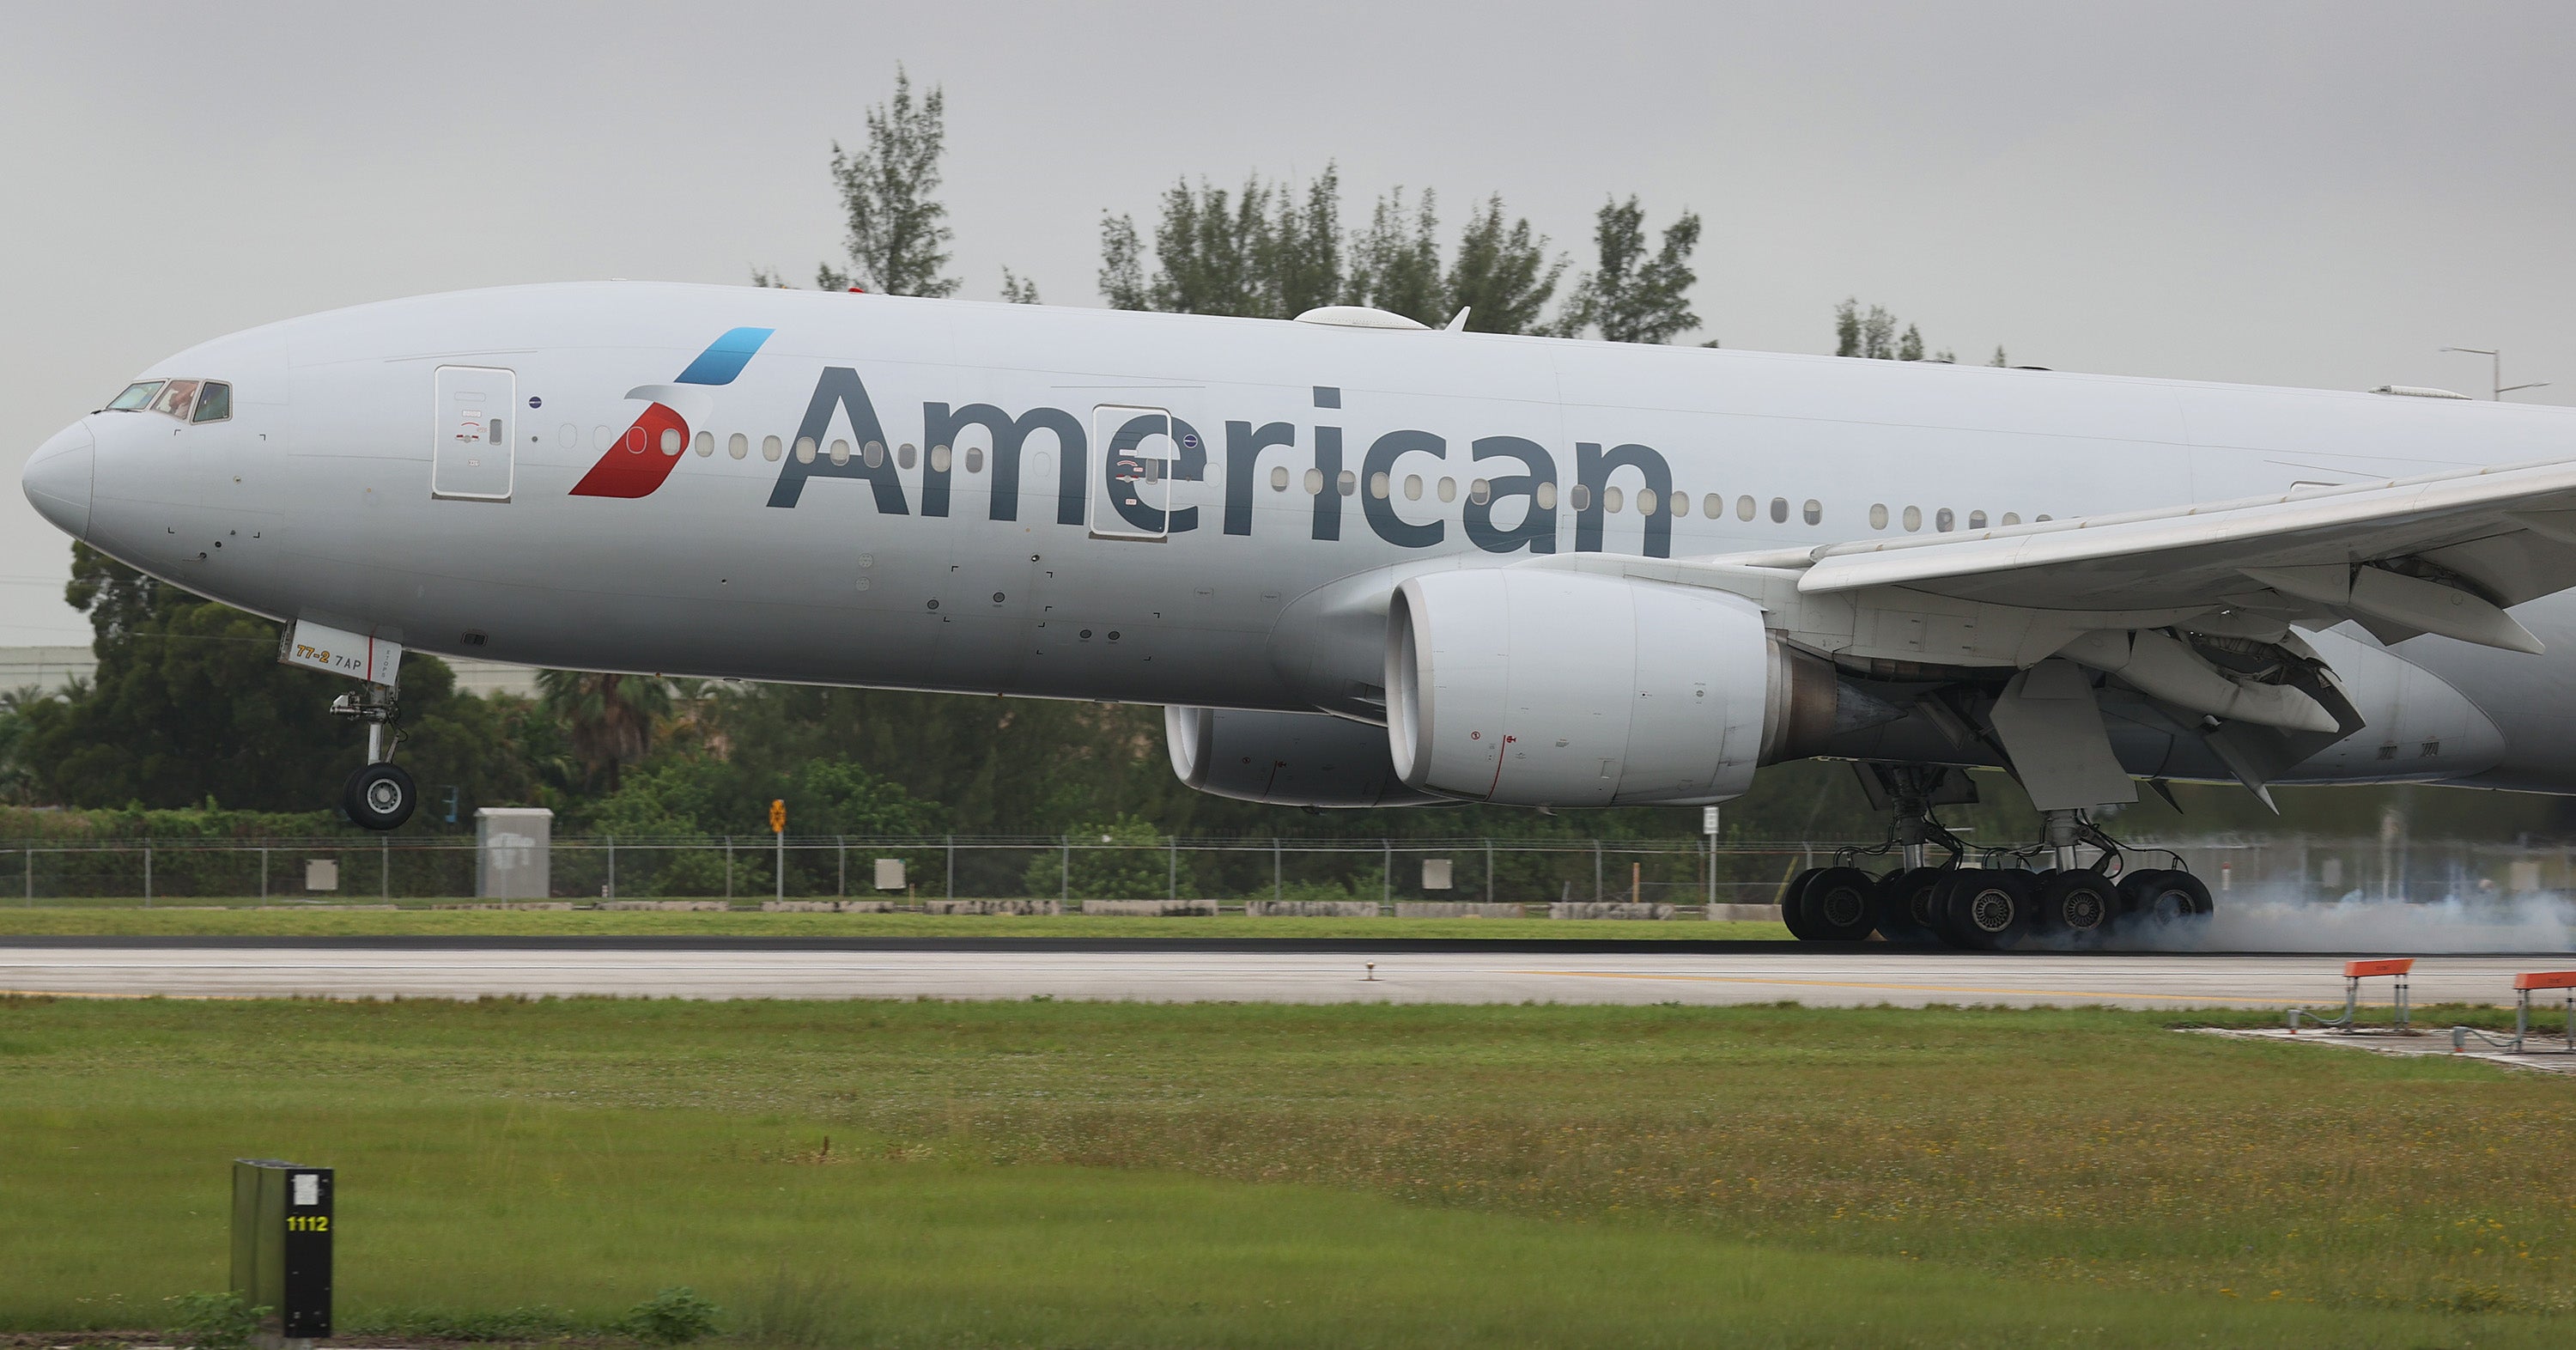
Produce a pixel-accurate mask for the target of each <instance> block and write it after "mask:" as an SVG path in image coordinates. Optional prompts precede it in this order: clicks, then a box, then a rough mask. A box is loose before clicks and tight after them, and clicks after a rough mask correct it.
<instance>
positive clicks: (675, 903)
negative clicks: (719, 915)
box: [599, 900, 733, 909]
mask: <svg viewBox="0 0 2576 1350" xmlns="http://www.w3.org/2000/svg"><path fill="white" fill-rule="evenodd" d="M599 907H600V908H601V909H731V908H733V906H731V905H728V904H726V903H725V902H724V901H722V900H602V901H600V902H599Z"/></svg>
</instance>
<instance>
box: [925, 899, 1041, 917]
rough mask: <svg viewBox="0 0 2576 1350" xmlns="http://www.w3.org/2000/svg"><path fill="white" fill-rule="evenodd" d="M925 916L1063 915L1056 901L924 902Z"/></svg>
mask: <svg viewBox="0 0 2576 1350" xmlns="http://www.w3.org/2000/svg"><path fill="white" fill-rule="evenodd" d="M921 912H922V913H924V914H1062V913H1063V912H1064V905H1063V903H1062V902H1061V901H1056V900H924V901H922V902H921Z"/></svg>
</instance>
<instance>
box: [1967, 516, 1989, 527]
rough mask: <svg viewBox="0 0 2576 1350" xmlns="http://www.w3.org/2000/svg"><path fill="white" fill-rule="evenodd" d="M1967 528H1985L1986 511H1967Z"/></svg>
mask: <svg viewBox="0 0 2576 1350" xmlns="http://www.w3.org/2000/svg"><path fill="white" fill-rule="evenodd" d="M1968 528H1969V529H1972V530H1982V529H1984V528H1986V513H1985V512H1983V511H1971V512H1969V513H1968Z"/></svg>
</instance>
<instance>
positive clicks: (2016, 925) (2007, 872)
mask: <svg viewBox="0 0 2576 1350" xmlns="http://www.w3.org/2000/svg"><path fill="white" fill-rule="evenodd" d="M1867 768H1868V771H1872V772H1875V773H1876V775H1877V777H1878V780H1879V781H1878V786H1879V787H1881V788H1882V789H1883V790H1884V795H1885V796H1886V797H1888V798H1890V799H1891V804H1892V806H1893V809H1894V827H1893V828H1892V829H1891V830H1890V831H1889V834H1888V839H1887V842H1886V843H1883V844H1880V845H1878V846H1877V847H1875V848H1867V849H1846V850H1844V851H1843V852H1842V854H1841V855H1839V856H1837V858H1836V859H1835V864H1834V865H1833V866H1831V867H1815V868H1809V869H1807V870H1806V871H1803V872H1799V873H1797V874H1796V875H1794V876H1792V877H1790V878H1789V880H1788V881H1787V882H1786V883H1785V884H1783V885H1782V886H1781V888H1780V919H1781V922H1783V923H1785V924H1787V925H1788V928H1789V931H1790V932H1791V933H1792V934H1794V935H1796V936H1797V937H1798V938H1799V939H1800V940H1801V941H1806V942H1861V941H1866V940H1867V939H1868V938H1869V937H1870V935H1871V934H1872V933H1875V934H1877V935H1878V936H1879V937H1881V938H1883V939H1885V940H1886V941H1889V942H1897V943H1910V944H1919V945H1930V944H1933V943H1939V944H1941V945H1944V946H1951V947H1962V948H1969V949H1974V950H1984V951H2000V950H2005V949H2009V948H2014V947H2024V946H2035V947H2085V946H2095V945H2099V944H2100V943H2102V942H2103V941H2105V940H2106V939H2108V938H2109V937H2110V936H2111V935H2112V934H2113V933H2114V932H2117V931H2136V930H2145V931H2148V932H2155V931H2162V930H2167V929H2172V928H2175V927H2178V926H2180V925H2182V924H2186V923H2190V922H2192V921H2194V920H2196V919H2202V918H2206V917H2207V916H2208V915H2209V913H2210V911H2211V908H2212V906H2211V904H2210V897H2209V888H2208V887H2207V886H2204V885H2202V884H2201V882H2200V879H2199V878H2197V877H2195V876H2193V875H2192V874H2191V873H2189V872H2186V871H2183V870H2182V869H2181V868H2179V867H2170V868H2139V867H2132V866H2129V865H2128V860H2129V857H2130V856H2131V851H2130V850H2125V849H2123V848H2122V847H2121V846H2120V844H2119V843H2117V842H2116V841H2114V840H2113V839H2112V838H2111V837H2110V836H2109V835H2106V834H2104V833H2103V832H2102V831H2101V830H2100V829H2098V828H2096V827H2095V826H2094V825H2093V824H2092V822H2090V821H2089V820H2086V819H2085V818H2084V816H2083V814H2082V813H2081V812H2078V811H2072V810H2057V811H2048V812H2044V813H2042V814H2043V818H2044V820H2045V822H2046V823H2045V829H2046V836H2045V837H2044V838H2043V839H2042V840H2041V841H2040V842H2039V843H2037V844H2034V845H2032V846H2031V847H2028V848H2023V849H1991V850H1987V851H1985V853H1984V855H1983V857H1982V858H1981V859H1980V861H1981V862H1982V863H1983V864H1984V865H1983V866H1977V867H1970V866H1966V865H1965V864H1966V862H1967V860H1968V858H1969V856H1970V850H1969V849H1968V847H1967V845H1965V844H1964V843H1962V842H1960V840H1959V839H1958V838H1957V837H1956V836H1954V835H1952V834H1951V833H1950V832H1949V831H1948V830H1945V829H1943V828H1942V827H1941V824H1940V822H1938V821H1936V820H1934V819H1933V818H1932V815H1931V806H1932V804H1933V803H1934V802H1935V801H1938V800H1942V798H1941V797H1940V795H1939V794H1940V793H1941V792H1942V791H1945V790H1949V789H1947V788H1945V786H1944V783H1943V778H1944V775H1945V773H1948V772H1955V771H1944V770H1939V769H1919V768H1915V767H1912V766H1902V765H1871V766H1867ZM1872 795H1873V796H1877V795H1880V794H1878V793H1873V794H1872ZM1933 848H1939V849H1941V850H1942V851H1944V852H1945V853H1946V854H1947V855H1948V856H1947V857H1946V858H1945V859H1943V860H1941V861H1939V862H1932V861H1930V860H1929V859H1928V857H1927V855H1928V853H1929V851H1930V850H1931V849H1933ZM2088 852H2089V853H2090V854H2091V857H2090V858H2089V860H2088V859H2087V857H2086V854H2087V853H2088ZM1872 855H1894V856H1895V859H1896V866H1894V867H1892V868H1889V869H1887V870H1885V871H1883V872H1878V873H1875V874H1873V873H1872V872H1870V871H1868V870H1865V869H1864V868H1862V867H1861V866H1859V865H1858V864H1859V863H1860V861H1861V860H1862V859H1863V858H1866V857H1869V856H1872ZM2173 861H2174V862H2177V863H2179V862H2180V861H2181V859H2180V858H2174V859H2173Z"/></svg>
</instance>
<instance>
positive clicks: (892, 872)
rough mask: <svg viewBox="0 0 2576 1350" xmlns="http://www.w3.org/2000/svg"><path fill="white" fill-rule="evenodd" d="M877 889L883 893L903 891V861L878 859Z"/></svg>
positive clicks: (899, 859)
mask: <svg viewBox="0 0 2576 1350" xmlns="http://www.w3.org/2000/svg"><path fill="white" fill-rule="evenodd" d="M877 889H878V890H881V891H899V890H902V889H903V859H901V858H879V859H877Z"/></svg>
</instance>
